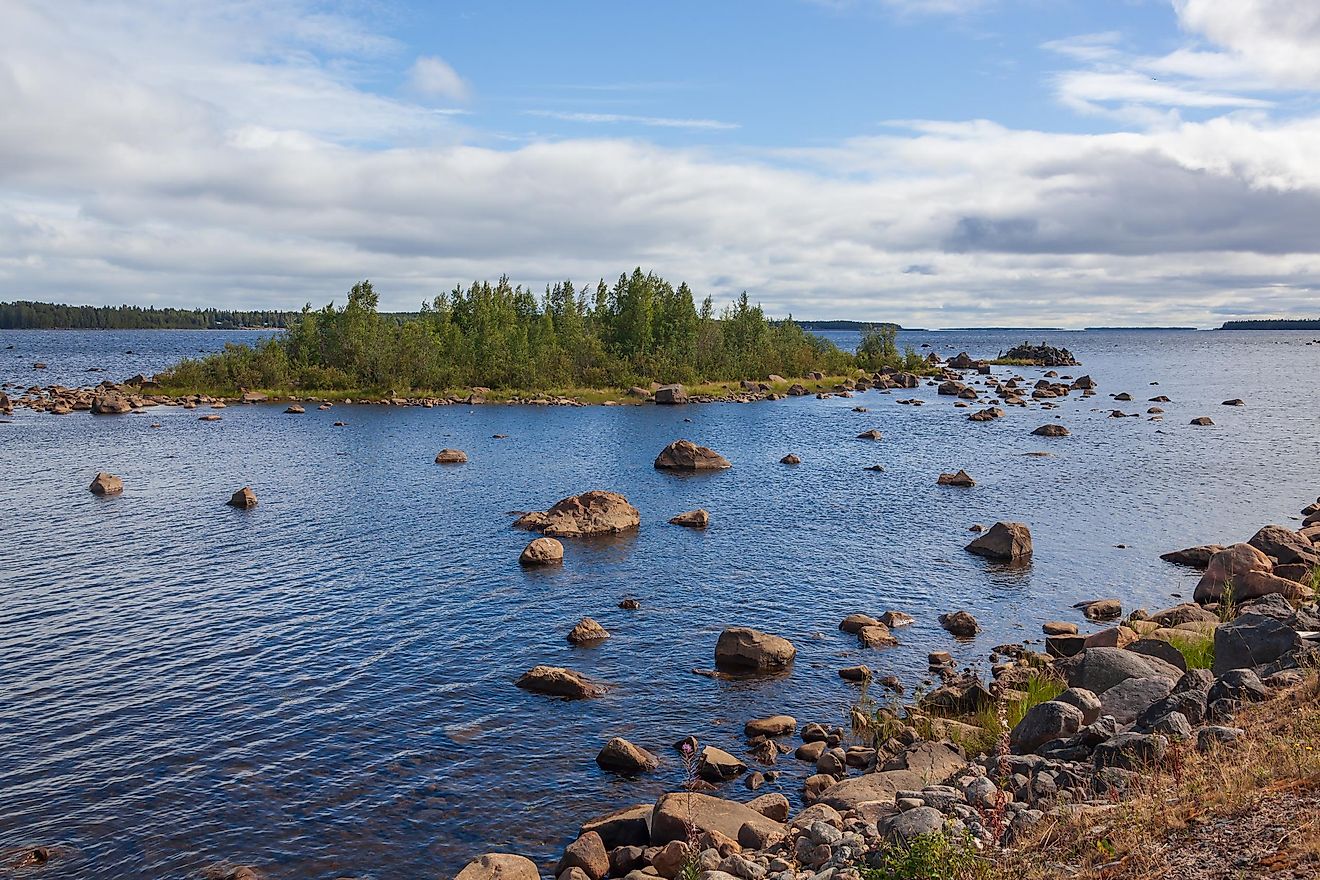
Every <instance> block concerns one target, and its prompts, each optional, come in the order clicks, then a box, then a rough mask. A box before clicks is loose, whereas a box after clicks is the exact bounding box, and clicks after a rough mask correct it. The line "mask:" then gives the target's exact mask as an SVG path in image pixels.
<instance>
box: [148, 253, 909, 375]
mask: <svg viewBox="0 0 1320 880" xmlns="http://www.w3.org/2000/svg"><path fill="white" fill-rule="evenodd" d="M376 307H377V295H376V292H375V291H374V290H373V288H372V286H371V282H369V281H363V282H362V283H360V284H357V285H355V286H354V287H353V289H352V290H351V291H349V294H348V301H347V303H346V304H345V305H344V306H343V307H340V308H336V307H335V306H334V304H333V303H331V304H330V305H327V306H325V307H324V308H322V309H319V310H313V309H312V308H311V307H310V306H307V307H304V309H303V310H302V312H301V313H300V314H298V315H297V316H296V317H295V318H293V319H291V320H290V321H289V322H288V330H287V332H286V333H283V334H280V335H279V336H276V337H272V338H271V339H269V340H265V341H262V342H259V343H257V344H256V345H255V346H254V347H249V346H239V345H230V346H228V347H227V348H226V350H225V351H224V352H221V353H219V354H216V355H212V356H210V357H206V358H202V359H199V360H187V361H184V362H183V363H181V364H179V365H178V366H176V367H175V368H174V369H173V370H172V371H171V374H170V375H169V376H168V377H167V379H166V381H167V383H168V384H169V385H171V386H173V387H178V388H194V389H215V390H223V389H237V388H262V389H290V390H293V389H302V390H321V391H335V390H340V391H343V390H377V389H379V390H385V389H390V390H394V391H395V392H397V393H404V392H406V391H410V390H411V391H440V390H444V389H456V388H464V387H471V386H485V387H490V388H496V389H501V388H502V389H520V390H521V389H554V388H612V387H626V386H629V385H634V384H644V383H647V382H651V381H659V382H683V383H688V384H695V383H701V382H712V381H726V380H735V379H743V378H764V377H766V376H768V375H770V374H772V373H777V374H779V375H782V376H787V377H800V376H804V375H806V374H807V373H809V372H811V371H817V370H818V371H820V372H823V373H827V374H838V373H841V372H843V371H845V370H848V369H850V368H854V367H857V366H864V367H867V368H879V367H881V366H884V365H886V364H892V365H895V366H900V365H906V366H907V367H908V368H912V369H915V368H918V367H920V366H922V365H923V362H922V361H921V359H920V357H919V356H918V355H917V354H915V353H914V352H912V351H910V350H909V351H908V352H907V353H906V354H900V353H899V352H898V351H897V349H896V347H895V345H894V330H893V328H892V327H886V328H881V329H879V330H877V331H875V332H874V333H869V334H867V335H866V337H865V339H864V346H863V349H864V350H863V351H862V352H861V353H859V354H858V355H853V354H851V353H848V352H844V351H842V350H840V349H839V348H838V347H836V346H835V345H834V344H832V343H830V342H828V341H827V340H825V339H822V338H820V337H818V336H813V335H811V334H809V333H806V332H805V331H804V330H803V329H802V328H801V327H800V326H798V324H796V323H795V322H794V321H793V320H792V319H791V318H790V319H788V320H782V321H770V320H767V319H766V317H765V315H764V314H763V312H762V310H761V307H760V306H759V305H754V304H752V303H751V302H750V301H749V300H748V297H747V294H746V293H744V294H743V295H742V296H740V297H739V298H738V299H737V300H736V301H734V302H733V303H732V304H730V305H729V306H727V307H725V308H724V309H722V310H721V311H719V312H718V313H717V312H716V310H715V306H714V303H713V302H712V300H711V298H710V297H709V296H708V297H706V298H705V299H704V300H702V302H701V304H700V305H698V304H697V302H696V300H695V298H694V297H693V294H692V291H691V290H690V289H689V288H688V286H687V285H686V284H680V285H678V286H677V287H674V286H673V285H672V284H670V283H669V282H668V281H666V280H664V279H663V278H660V277H659V276H657V275H655V274H647V273H643V272H642V270H641V269H637V270H635V271H634V272H633V273H632V274H631V275H629V274H626V273H625V274H623V275H620V276H619V279H618V281H616V282H615V283H614V284H613V285H612V286H611V285H607V284H605V282H604V281H601V282H599V283H598V284H596V285H594V286H589V287H584V288H581V289H579V288H577V287H575V286H574V285H573V283H572V282H571V281H564V282H561V283H558V284H555V285H553V286H548V287H547V288H546V289H545V291H544V293H543V294H541V295H540V296H537V295H536V294H535V293H533V292H532V290H530V289H529V288H525V287H523V286H521V285H518V286H514V285H512V284H511V283H510V281H509V279H508V278H507V277H505V278H501V279H500V280H499V281H497V282H496V283H494V284H492V283H490V282H477V283H474V284H472V285H470V286H469V287H467V288H463V287H461V286H459V287H455V288H454V290H453V291H451V292H450V293H448V294H442V295H441V296H438V297H436V299H435V301H434V302H432V303H427V304H424V305H423V307H422V309H421V311H420V313H418V314H417V315H416V316H415V317H401V316H386V315H381V314H379V313H378V312H377V308H376Z"/></svg>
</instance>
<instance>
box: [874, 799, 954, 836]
mask: <svg viewBox="0 0 1320 880" xmlns="http://www.w3.org/2000/svg"><path fill="white" fill-rule="evenodd" d="M943 828H944V814H943V813H941V812H940V811H939V810H937V809H935V808H934V807H917V808H915V809H912V810H906V811H904V812H902V813H899V814H897V815H894V816H890V817H888V818H887V819H882V820H881V821H880V825H879V829H880V833H881V834H882V835H884V837H885V839H887V840H890V841H892V842H894V843H906V842H908V841H910V840H913V839H915V838H918V837H924V836H926V835H928V834H937V833H939V832H940V831H941V830H943Z"/></svg>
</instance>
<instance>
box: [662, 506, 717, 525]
mask: <svg viewBox="0 0 1320 880" xmlns="http://www.w3.org/2000/svg"><path fill="white" fill-rule="evenodd" d="M669 524H670V525H671V526H687V527H688V528H690V529H704V528H706V526H708V525H710V514H709V513H708V512H707V511H705V510H703V509H701V508H697V509H696V510H689V511H688V512H687V513H680V514H679V515H678V516H675V517H672V518H671V519H670V520H669Z"/></svg>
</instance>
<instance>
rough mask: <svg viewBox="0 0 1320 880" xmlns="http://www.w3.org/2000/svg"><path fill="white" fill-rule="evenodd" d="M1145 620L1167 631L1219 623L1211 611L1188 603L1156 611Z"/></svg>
mask: <svg viewBox="0 0 1320 880" xmlns="http://www.w3.org/2000/svg"><path fill="white" fill-rule="evenodd" d="M1207 562H1208V560H1207ZM1146 619H1147V620H1149V621H1150V622H1151V623H1154V624H1156V625H1158V626H1160V627H1163V628H1167V629H1173V628H1174V627H1176V626H1178V625H1179V624H1183V623H1197V622H1200V623H1213V624H1218V623H1219V615H1217V614H1215V613H1214V612H1213V611H1207V610H1206V609H1204V608H1202V607H1201V606H1200V605H1194V604H1192V603H1190V602H1188V603H1185V604H1183V605H1175V606H1173V607H1172V608H1165V609H1164V610H1162V611H1156V612H1155V613H1154V614H1152V615H1151V616H1150V617H1148V618H1146Z"/></svg>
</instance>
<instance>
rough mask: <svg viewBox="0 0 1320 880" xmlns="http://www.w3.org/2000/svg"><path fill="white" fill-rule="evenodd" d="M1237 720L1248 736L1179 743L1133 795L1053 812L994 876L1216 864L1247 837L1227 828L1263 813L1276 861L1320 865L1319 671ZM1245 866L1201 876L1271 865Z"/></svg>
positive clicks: (1078, 875) (1130, 877) (1162, 870)
mask: <svg viewBox="0 0 1320 880" xmlns="http://www.w3.org/2000/svg"><path fill="white" fill-rule="evenodd" d="M1235 723H1236V724H1237V725H1238V726H1239V727H1242V728H1243V729H1244V730H1245V731H1246V736H1245V737H1243V739H1242V740H1240V741H1239V742H1237V743H1234V744H1231V745H1225V746H1222V747H1216V748H1214V749H1211V750H1210V751H1209V752H1207V753H1205V754H1201V753H1198V752H1197V751H1195V750H1194V749H1193V748H1191V747H1190V746H1187V745H1181V746H1175V748H1174V749H1173V750H1172V751H1171V753H1170V755H1171V758H1170V760H1169V761H1168V762H1167V763H1166V765H1165V766H1164V767H1163V768H1158V769H1157V770H1156V771H1155V772H1153V773H1150V774H1148V775H1145V776H1143V777H1142V779H1141V780H1140V784H1139V786H1138V788H1137V790H1136V792H1135V794H1134V795H1133V796H1132V797H1130V798H1129V799H1128V800H1126V801H1124V802H1122V803H1118V804H1114V805H1111V806H1108V807H1105V806H1101V807H1097V808H1094V809H1088V810H1086V811H1079V812H1076V813H1073V814H1071V815H1067V816H1052V817H1049V818H1047V820H1045V821H1044V822H1042V823H1041V825H1040V826H1038V827H1037V829H1036V831H1035V833H1034V834H1033V835H1032V837H1031V838H1029V839H1027V840H1023V841H1021V842H1020V844H1019V845H1018V846H1017V847H1015V848H1014V849H1012V850H1010V851H1008V852H1006V853H1003V854H1002V855H1001V857H1000V859H999V865H998V866H997V872H996V877H997V878H999V880H1008V878H1014V880H1052V878H1057V877H1065V876H1066V877H1069V878H1072V880H1153V878H1158V877H1164V876H1166V875H1167V874H1168V873H1169V863H1170V860H1171V858H1178V857H1179V854H1185V853H1187V852H1195V853H1196V854H1197V860H1198V861H1199V862H1201V863H1203V864H1205V865H1206V866H1208V867H1213V866H1215V865H1217V864H1218V865H1227V864H1229V863H1231V861H1232V859H1233V857H1234V856H1235V855H1236V854H1237V852H1238V851H1239V848H1240V847H1241V841H1240V840H1237V839H1235V837H1234V836H1233V835H1225V836H1222V837H1221V836H1219V835H1222V834H1223V831H1222V829H1223V828H1224V827H1229V828H1232V827H1233V825H1234V823H1235V822H1237V821H1244V819H1245V818H1248V817H1252V816H1261V815H1264V816H1266V817H1267V818H1266V820H1265V821H1266V822H1267V823H1268V825H1269V830H1268V837H1269V840H1270V843H1271V845H1272V846H1273V847H1274V848H1275V852H1274V853H1273V855H1271V856H1269V867H1270V870H1275V871H1280V870H1283V871H1286V870H1292V871H1293V874H1292V876H1308V877H1309V876H1317V875H1320V817H1318V816H1317V815H1316V813H1315V811H1314V809H1313V808H1312V809H1310V810H1308V809H1306V808H1304V806H1298V805H1304V804H1305V803H1307V802H1308V801H1309V802H1312V803H1314V799H1315V798H1316V797H1317V796H1320V674H1317V673H1316V672H1315V671H1311V672H1310V673H1309V674H1308V677H1307V679H1306V681H1305V682H1304V683H1303V684H1302V685H1299V686H1298V687H1296V688H1294V689H1292V690H1291V691H1287V692H1285V693H1283V694H1281V695H1279V696H1276V697H1275V698H1274V699H1272V700H1269V701H1267V702H1264V703H1259V704H1256V705H1253V706H1247V707H1245V708H1244V709H1243V710H1242V711H1241V712H1240V713H1239V714H1238V716H1237V721H1236V722H1235ZM1242 868H1243V870H1242V871H1241V872H1239V873H1237V874H1229V873H1225V874H1217V873H1213V872H1212V873H1207V874H1199V875H1196V876H1202V877H1222V876H1241V877H1257V876H1261V875H1262V874H1264V873H1267V872H1266V871H1261V870H1256V869H1254V868H1253V867H1252V866H1250V865H1246V866H1242ZM1179 876H1182V875H1179ZM1273 876H1278V875H1273ZM1283 876H1288V875H1287V874H1283Z"/></svg>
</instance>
